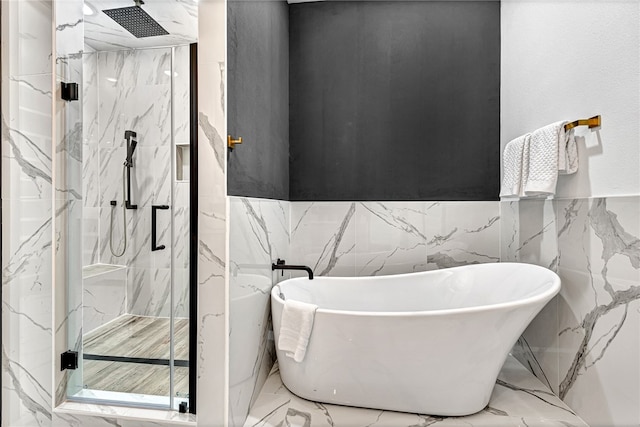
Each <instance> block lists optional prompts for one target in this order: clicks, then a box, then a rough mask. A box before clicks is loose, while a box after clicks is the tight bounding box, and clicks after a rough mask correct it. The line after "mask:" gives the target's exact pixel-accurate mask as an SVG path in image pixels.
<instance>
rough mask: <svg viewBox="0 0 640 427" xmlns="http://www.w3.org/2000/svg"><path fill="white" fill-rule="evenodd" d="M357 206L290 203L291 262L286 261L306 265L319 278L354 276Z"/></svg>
mask: <svg viewBox="0 0 640 427" xmlns="http://www.w3.org/2000/svg"><path fill="white" fill-rule="evenodd" d="M356 205H357V203H356V202H293V203H291V254H292V256H294V258H292V259H291V260H287V261H288V262H289V263H291V264H304V265H308V266H309V267H311V269H312V270H313V271H314V274H316V275H318V276H354V275H355V273H356V226H355V223H356V220H355V218H356ZM302 274H305V273H304V272H303V273H302ZM302 274H300V273H298V272H296V273H293V274H292V275H302Z"/></svg>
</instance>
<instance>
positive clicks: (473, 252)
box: [425, 202, 500, 269]
mask: <svg viewBox="0 0 640 427" xmlns="http://www.w3.org/2000/svg"><path fill="white" fill-rule="evenodd" d="M425 210H426V212H427V217H428V220H427V230H426V233H425V234H426V237H427V262H428V269H434V268H447V267H455V266H458V265H465V264H475V263H485V262H497V261H499V260H500V204H499V203H498V202H436V203H427V206H426V208H425ZM470 213H472V214H470Z"/></svg>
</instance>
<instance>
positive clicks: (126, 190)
mask: <svg viewBox="0 0 640 427" xmlns="http://www.w3.org/2000/svg"><path fill="white" fill-rule="evenodd" d="M136 137H137V134H136V133H135V132H134V131H132V130H126V131H124V138H125V140H126V141H127V157H126V158H125V160H124V165H123V167H122V240H123V241H124V244H123V245H122V250H121V251H118V252H117V251H115V250H114V249H113V217H114V212H113V211H114V209H115V207H116V206H117V205H118V202H117V201H116V200H112V201H111V220H110V228H109V250H111V254H112V255H113V256H114V257H117V258H118V257H121V256H122V255H124V252H125V251H126V250H127V209H138V205H133V204H131V168H132V167H133V153H134V152H135V151H136V146H137V145H138V141H137V140H136V139H135V138H136Z"/></svg>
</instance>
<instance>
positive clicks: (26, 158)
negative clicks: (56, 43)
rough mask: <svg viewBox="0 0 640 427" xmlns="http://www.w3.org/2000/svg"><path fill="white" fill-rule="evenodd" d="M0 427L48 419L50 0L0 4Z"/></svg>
mask: <svg viewBox="0 0 640 427" xmlns="http://www.w3.org/2000/svg"><path fill="white" fill-rule="evenodd" d="M0 7H1V8H2V11H1V16H2V18H1V19H2V36H1V43H2V52H1V54H2V153H1V154H2V159H1V161H2V215H3V230H2V251H3V253H2V356H1V357H2V385H3V390H2V425H11V426H39V425H48V423H50V421H51V416H52V415H51V411H52V403H53V397H52V396H53V390H54V387H53V375H52V371H51V367H52V364H53V360H52V351H51V345H52V340H53V334H54V330H55V327H54V324H53V322H52V293H53V278H52V272H53V266H52V259H53V257H52V255H53V253H52V251H53V248H54V246H53V232H52V230H53V229H52V222H53V218H54V215H53V212H54V211H53V201H54V186H53V185H54V177H53V175H52V163H53V157H54V150H53V147H52V140H53V134H52V127H51V122H52V118H53V112H52V97H53V94H54V93H55V89H54V88H53V84H52V82H53V79H54V75H53V74H54V72H53V63H52V58H53V55H52V35H51V19H52V15H53V5H52V3H51V2H50V1H30V2H2V4H1V6H0Z"/></svg>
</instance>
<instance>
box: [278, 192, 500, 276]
mask: <svg viewBox="0 0 640 427" xmlns="http://www.w3.org/2000/svg"><path fill="white" fill-rule="evenodd" d="M499 208H500V207H499V204H498V203H497V202H295V203H292V204H291V253H292V254H293V258H292V259H291V260H289V261H290V262H291V263H293V264H305V265H309V266H310V267H311V268H312V269H313V270H314V272H315V273H316V274H318V275H322V276H375V275H384V274H395V273H406V272H412V271H425V270H433V269H438V268H447V267H454V266H458V265H464V264H475V263H485V262H497V261H499V260H500V250H499V239H500V213H499ZM470 212H472V214H470ZM294 274H297V273H294Z"/></svg>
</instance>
